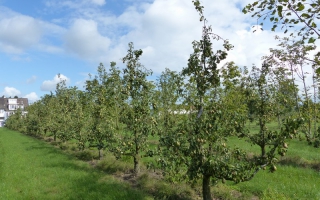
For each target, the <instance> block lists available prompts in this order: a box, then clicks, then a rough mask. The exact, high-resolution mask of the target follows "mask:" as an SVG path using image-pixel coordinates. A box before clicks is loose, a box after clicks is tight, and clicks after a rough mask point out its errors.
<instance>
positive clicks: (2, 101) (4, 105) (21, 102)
mask: <svg viewBox="0 0 320 200" xmlns="http://www.w3.org/2000/svg"><path fill="white" fill-rule="evenodd" d="M13 99H16V100H17V101H16V102H17V103H16V104H15V105H18V106H23V108H24V109H25V108H26V107H28V106H29V102H28V98H4V97H0V109H1V110H5V111H9V105H10V103H9V100H13Z"/></svg>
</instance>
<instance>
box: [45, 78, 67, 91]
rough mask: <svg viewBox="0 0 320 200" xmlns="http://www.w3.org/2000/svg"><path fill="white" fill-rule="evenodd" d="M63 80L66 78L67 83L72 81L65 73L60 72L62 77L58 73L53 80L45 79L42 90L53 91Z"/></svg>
mask: <svg viewBox="0 0 320 200" xmlns="http://www.w3.org/2000/svg"><path fill="white" fill-rule="evenodd" d="M62 80H66V83H68V82H70V79H69V78H68V77H66V76H65V75H63V74H60V77H59V76H58V75H55V76H54V77H53V79H52V80H46V81H43V83H42V85H41V90H42V91H53V90H55V89H56V86H57V84H58V83H59V82H61V81H62Z"/></svg>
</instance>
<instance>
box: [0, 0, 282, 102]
mask: <svg viewBox="0 0 320 200" xmlns="http://www.w3.org/2000/svg"><path fill="white" fill-rule="evenodd" d="M249 2H252V0H228V1H226V0H214V1H212V0H202V3H203V6H204V7H205V15H206V17H207V19H208V21H209V24H211V25H212V28H213V32H215V33H216V34H218V35H220V36H222V37H223V38H224V39H228V40H229V41H230V43H231V44H233V45H234V46H235V48H234V50H233V51H232V52H231V53H230V55H229V56H228V61H234V62H235V63H236V64H237V65H239V66H251V65H252V64H253V63H255V64H257V65H259V63H261V62H260V59H261V56H264V55H266V54H268V52H269V48H271V47H275V46H276V41H275V40H274V36H275V35H276V34H278V35H281V33H277V32H270V31H269V29H268V28H265V31H256V32H254V33H253V29H254V28H252V26H253V25H255V24H256V23H257V22H256V20H255V19H252V18H251V17H250V15H244V14H242V12H241V10H242V8H243V7H244V6H245V5H246V4H247V3H249ZM200 38H201V23H200V22H199V15H198V13H197V12H196V11H195V9H194V7H193V4H192V1H191V0H32V1H25V0H0V96H2V95H5V96H6V97H9V96H12V97H13V96H15V95H17V96H19V97H28V98H29V99H30V100H31V101H34V100H37V99H39V98H40V97H41V96H43V95H44V94H47V93H49V92H50V91H54V90H55V85H56V83H57V82H58V81H59V78H58V77H57V74H58V73H60V74H61V77H62V78H64V79H66V80H67V82H68V85H69V86H78V87H79V88H83V83H84V81H85V80H86V79H87V78H88V74H89V73H90V74H95V71H96V68H97V66H98V65H99V63H100V62H102V63H103V64H104V65H105V66H109V63H110V62H111V61H115V62H117V65H118V66H119V67H123V65H122V63H121V60H120V59H121V58H122V57H124V56H125V55H126V51H127V46H128V43H129V42H133V43H134V46H135V48H136V49H142V50H143V56H142V58H141V62H142V64H144V66H145V67H146V68H148V69H152V70H153V72H154V74H153V78H155V77H157V76H159V74H160V73H161V72H162V71H163V70H164V69H165V68H169V69H171V70H176V71H180V70H181V69H182V68H183V67H185V66H186V65H187V59H188V57H189V55H190V53H191V52H192V45H191V42H192V41H193V40H198V39H200ZM220 46H221V43H219V42H217V43H215V48H220Z"/></svg>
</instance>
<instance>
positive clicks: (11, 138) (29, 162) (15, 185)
mask: <svg viewBox="0 0 320 200" xmlns="http://www.w3.org/2000/svg"><path fill="white" fill-rule="evenodd" d="M0 199H10V200H11V199H23V200H25V199H95V200H96V199H117V200H118V199H152V198H151V197H148V196H147V195H145V194H143V193H141V192H139V191H136V190H133V189H131V188H130V187H129V186H127V185H126V184H124V183H120V182H118V181H117V180H115V179H114V178H113V177H112V176H109V175H106V174H104V173H102V172H99V171H97V170H93V169H91V168H90V166H89V165H88V164H87V163H85V162H83V161H77V160H75V159H74V158H72V157H70V156H67V155H65V154H64V153H63V152H61V151H60V150H59V149H57V148H55V147H53V146H51V145H49V144H46V143H44V142H43V141H39V140H36V139H33V138H31V137H28V136H25V135H22V134H20V133H17V132H14V131H10V130H7V129H5V128H0Z"/></svg>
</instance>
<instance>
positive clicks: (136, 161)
mask: <svg viewBox="0 0 320 200" xmlns="http://www.w3.org/2000/svg"><path fill="white" fill-rule="evenodd" d="M139 160H140V159H139V154H136V155H134V156H133V163H134V168H133V173H134V174H135V175H138V174H139V173H140V163H139Z"/></svg>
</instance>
